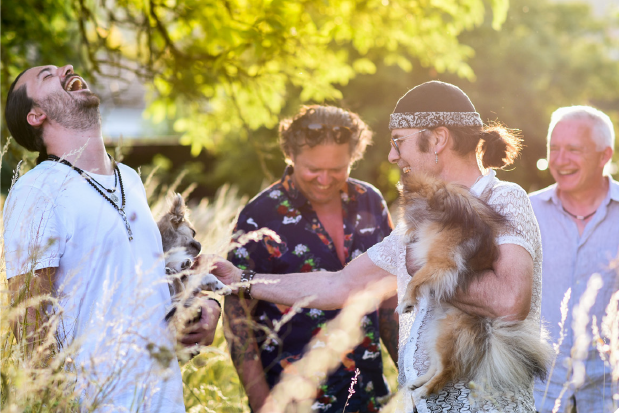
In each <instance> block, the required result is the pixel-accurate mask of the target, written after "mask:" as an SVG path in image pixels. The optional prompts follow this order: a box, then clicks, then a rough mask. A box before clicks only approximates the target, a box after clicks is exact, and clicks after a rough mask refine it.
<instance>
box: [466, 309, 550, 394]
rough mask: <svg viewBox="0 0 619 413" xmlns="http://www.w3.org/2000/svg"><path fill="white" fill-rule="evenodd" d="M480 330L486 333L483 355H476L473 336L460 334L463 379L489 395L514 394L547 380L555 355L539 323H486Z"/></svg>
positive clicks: (495, 321)
mask: <svg viewBox="0 0 619 413" xmlns="http://www.w3.org/2000/svg"><path fill="white" fill-rule="evenodd" d="M480 327H481V328H483V329H485V331H484V332H482V333H481V335H482V336H485V340H482V341H483V346H484V347H485V348H484V349H483V351H481V352H480V351H479V350H478V351H472V347H471V344H472V343H471V342H470V341H471V340H472V339H473V337H471V335H470V334H459V335H458V338H457V340H458V341H460V343H458V345H456V346H455V348H456V349H457V350H456V352H457V354H456V358H457V359H459V360H460V362H461V363H462V364H461V365H462V367H463V368H464V370H465V371H464V372H463V373H464V374H463V376H464V377H468V378H470V380H471V381H473V383H475V384H476V385H477V386H478V388H480V389H483V390H484V391H487V392H489V393H495V392H504V391H513V388H514V385H515V384H517V385H521V386H526V385H528V384H529V383H531V379H533V378H534V377H539V378H540V379H542V380H544V379H545V378H546V374H547V368H548V366H549V364H550V362H551V360H552V357H553V351H552V347H551V346H550V344H549V342H548V333H547V331H546V330H545V328H544V327H543V326H541V325H540V324H539V323H538V322H535V321H533V320H529V319H526V320H524V321H506V320H503V319H495V320H488V319H483V321H481V326H480ZM476 344H480V343H476ZM480 354H483V356H482V358H481V359H479V358H478V357H479V355H480ZM466 370H468V371H466ZM467 373H468V374H467Z"/></svg>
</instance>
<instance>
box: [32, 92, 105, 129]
mask: <svg viewBox="0 0 619 413" xmlns="http://www.w3.org/2000/svg"><path fill="white" fill-rule="evenodd" d="M99 103H100V100H99V97H98V96H97V95H95V94H94V93H92V92H90V91H87V92H80V94H79V95H77V96H72V95H70V94H68V93H67V92H57V93H53V94H51V95H49V96H47V97H45V98H44V99H42V100H41V101H40V102H38V103H37V106H39V107H40V108H41V109H43V111H45V113H46V114H47V117H48V119H50V120H53V121H54V122H57V123H58V124H59V125H61V126H63V127H65V128H67V129H73V130H87V129H91V128H92V127H95V126H99V125H101V114H100V113H99Z"/></svg>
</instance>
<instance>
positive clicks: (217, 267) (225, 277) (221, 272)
mask: <svg viewBox="0 0 619 413" xmlns="http://www.w3.org/2000/svg"><path fill="white" fill-rule="evenodd" d="M200 262H209V263H210V265H209V272H210V273H211V274H213V275H215V276H216V277H217V278H219V281H221V282H222V283H224V284H226V285H230V284H237V283H240V282H241V275H242V274H243V270H241V269H239V268H237V267H235V266H234V265H233V264H232V263H231V262H230V261H228V260H225V259H223V258H221V257H219V256H216V255H206V256H204V255H203V256H200ZM232 291H233V292H234V293H235V294H236V292H237V288H233V289H232Z"/></svg>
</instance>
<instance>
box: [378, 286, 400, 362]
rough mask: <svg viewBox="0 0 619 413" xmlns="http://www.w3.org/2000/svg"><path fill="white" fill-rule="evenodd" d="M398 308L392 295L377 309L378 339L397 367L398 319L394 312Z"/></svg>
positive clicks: (396, 299)
mask: <svg viewBox="0 0 619 413" xmlns="http://www.w3.org/2000/svg"><path fill="white" fill-rule="evenodd" d="M397 306H398V296H397V295H396V294H394V295H393V296H391V297H389V298H388V299H386V300H384V301H383V302H382V303H381V305H380V308H379V309H378V322H379V325H378V327H379V331H380V338H381V340H382V341H383V345H384V346H385V348H386V349H387V351H388V352H389V356H391V360H393V363H394V364H395V365H396V367H397V366H398V339H399V317H398V314H397V313H396V312H395V309H396V307H397Z"/></svg>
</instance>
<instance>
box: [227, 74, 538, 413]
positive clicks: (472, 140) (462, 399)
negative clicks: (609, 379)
mask: <svg viewBox="0 0 619 413" xmlns="http://www.w3.org/2000/svg"><path fill="white" fill-rule="evenodd" d="M390 129H391V137H390V139H391V143H392V148H391V151H390V152H389V161H390V162H391V163H393V164H397V165H398V167H399V168H400V170H401V171H402V173H405V174H406V173H415V172H424V173H427V174H430V175H432V176H435V177H438V178H441V179H443V180H445V181H447V182H452V183H456V184H460V185H464V186H466V187H468V188H470V189H471V192H473V193H474V194H476V195H480V194H481V193H482V192H483V191H485V190H492V191H493V194H492V196H491V198H490V199H489V204H490V205H491V206H492V207H493V208H495V209H497V210H498V211H500V212H501V213H503V214H504V215H505V216H506V217H507V218H508V219H509V220H510V222H511V223H512V224H513V225H511V226H510V228H507V229H505V231H504V232H502V233H501V234H499V236H498V237H497V239H496V242H497V244H498V245H499V250H500V257H499V259H498V260H497V261H496V262H495V263H494V265H493V269H492V270H489V271H487V273H484V274H483V275H482V276H481V277H480V278H479V279H478V280H477V281H475V282H473V284H471V285H470V287H469V288H468V290H467V292H466V294H465V293H463V292H461V291H460V292H459V293H458V294H457V295H456V296H455V297H454V298H453V300H452V304H453V305H455V306H456V307H458V308H460V309H461V310H463V311H465V312H467V313H470V314H476V315H480V316H484V317H490V318H498V317H506V318H507V319H514V320H523V319H525V318H527V317H529V318H531V319H533V320H537V321H539V314H540V295H541V263H542V251H541V242H540V235H539V228H538V226H537V222H536V220H535V216H534V215H533V211H532V209H531V204H530V202H529V199H528V197H527V194H526V192H525V191H524V190H523V189H522V188H520V187H519V186H517V185H515V184H512V183H509V182H502V181H500V180H498V179H497V178H496V176H495V172H494V168H502V167H504V166H507V165H510V164H511V163H512V162H513V160H514V158H515V157H516V156H517V155H518V152H519V149H520V141H519V139H518V138H517V137H515V136H513V135H512V134H511V133H510V132H509V131H508V130H506V129H505V128H503V127H500V126H492V127H489V126H484V125H483V123H482V121H481V119H480V117H479V114H478V113H476V111H475V108H474V106H473V104H472V103H471V101H470V100H469V98H468V96H466V94H465V93H464V92H462V90H460V89H459V88H457V87H456V86H453V85H450V84H448V83H443V82H436V81H433V82H427V83H424V84H422V85H419V86H417V87H415V88H413V89H411V90H410V91H408V93H406V94H405V95H404V96H403V97H402V98H401V99H400V100H399V102H398V104H397V105H396V108H395V110H394V113H393V114H392V115H391V120H390ZM400 234H401V228H400V227H396V229H395V230H394V232H393V233H392V234H391V235H390V236H388V237H386V238H385V239H384V240H383V241H382V242H380V243H378V244H376V245H375V246H373V247H372V248H370V249H369V250H368V251H367V253H364V254H361V255H360V256H358V257H357V258H356V259H355V260H353V261H352V262H351V263H349V264H348V265H347V266H346V267H345V268H344V269H343V270H340V271H337V272H331V273H318V274H316V276H315V277H312V279H311V280H307V279H305V278H304V277H303V275H302V274H288V275H287V276H286V277H279V276H274V275H267V274H256V275H255V276H254V280H271V279H278V280H280V281H279V282H278V283H276V284H254V285H253V286H252V287H251V295H252V297H254V298H258V299H261V300H268V301H271V302H276V303H281V304H285V305H292V304H293V303H294V302H296V301H298V300H300V299H302V298H304V297H308V296H312V295H315V296H316V298H315V300H314V301H312V305H313V306H315V307H317V308H323V309H330V308H339V307H340V306H342V305H343V304H344V303H345V302H346V299H347V298H348V297H349V296H350V295H351V294H352V293H355V292H357V291H360V290H362V289H363V288H364V287H366V286H368V285H371V284H373V283H375V282H377V281H380V280H383V281H384V282H386V283H387V284H388V287H389V288H386V290H387V291H381V292H380V293H382V294H388V293H391V292H392V291H393V290H396V289H397V291H398V297H399V298H400V299H401V298H402V295H403V294H404V292H405V290H406V286H407V284H408V282H409V280H410V279H411V276H410V275H409V273H408V271H407V269H406V262H405V257H406V247H405V245H404V244H403V242H401V240H400V238H401V235H400ZM215 273H216V275H218V276H220V277H221V279H222V280H223V281H224V282H226V283H231V282H238V281H239V280H240V279H241V276H242V270H240V269H238V268H236V267H234V266H233V265H231V264H230V263H228V262H221V263H219V265H218V268H217V269H216V271H215ZM383 285H384V284H383ZM376 293H377V294H378V293H379V292H376ZM414 313H415V314H416V315H415V317H412V316H411V315H410V313H409V314H406V315H403V316H401V317H400V337H399V358H398V364H399V381H400V385H401V391H402V392H405V394H404V397H403V401H404V404H405V405H404V406H402V410H403V411H406V412H407V413H408V412H412V411H419V412H424V413H425V412H441V411H446V410H448V411H454V412H464V411H466V412H531V413H533V412H535V405H534V401H533V381H531V385H530V386H527V387H525V388H515V389H513V392H512V393H509V394H501V395H493V397H492V398H491V399H490V398H489V399H484V398H483V396H481V395H480V394H479V393H473V392H471V390H470V389H469V388H468V387H467V384H466V383H464V382H456V383H448V384H447V385H446V386H445V387H444V388H443V389H442V390H441V391H440V392H439V394H431V395H429V396H428V397H427V398H424V397H419V396H418V395H417V394H416V393H415V392H414V391H413V389H411V388H410V385H409V383H412V382H413V381H414V380H415V379H416V378H417V377H419V376H421V375H422V374H423V373H425V371H426V370H427V368H428V365H429V360H428V359H427V354H428V353H427V351H426V350H425V349H424V348H423V346H424V344H423V343H424V340H421V339H420V338H422V337H423V335H424V334H425V330H424V326H425V325H426V324H427V322H428V321H429V320H430V319H431V318H432V317H433V314H434V308H433V307H432V304H429V303H428V302H426V301H424V300H422V301H420V302H419V303H418V305H417V307H416V309H415V312H414ZM413 405H414V406H415V407H413Z"/></svg>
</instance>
